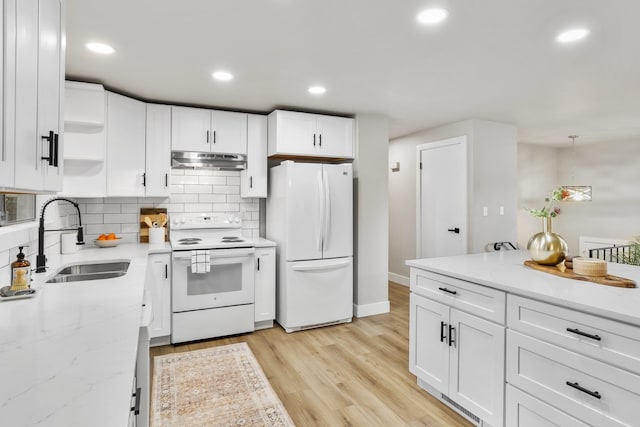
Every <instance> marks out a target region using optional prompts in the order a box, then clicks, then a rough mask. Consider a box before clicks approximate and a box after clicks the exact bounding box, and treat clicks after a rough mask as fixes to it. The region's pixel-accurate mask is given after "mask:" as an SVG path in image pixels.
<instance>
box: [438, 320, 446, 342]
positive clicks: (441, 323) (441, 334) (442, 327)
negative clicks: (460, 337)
mask: <svg viewBox="0 0 640 427" xmlns="http://www.w3.org/2000/svg"><path fill="white" fill-rule="evenodd" d="M445 326H446V323H444V322H440V342H444V339H445V338H447V337H446V336H445V335H444V329H445V328H444V327H445Z"/></svg>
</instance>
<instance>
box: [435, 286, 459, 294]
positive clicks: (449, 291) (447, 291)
mask: <svg viewBox="0 0 640 427" xmlns="http://www.w3.org/2000/svg"><path fill="white" fill-rule="evenodd" d="M438 289H440V290H441V291H442V292H446V293H448V294H451V295H455V294H457V293H458V291H452V290H451V289H447V288H438Z"/></svg>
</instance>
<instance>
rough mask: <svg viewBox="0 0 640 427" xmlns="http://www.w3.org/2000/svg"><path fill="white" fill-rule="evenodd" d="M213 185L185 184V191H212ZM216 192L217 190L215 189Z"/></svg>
mask: <svg viewBox="0 0 640 427" xmlns="http://www.w3.org/2000/svg"><path fill="white" fill-rule="evenodd" d="M211 190H212V188H211V186H210V185H200V184H197V185H185V186H184V193H198V194H200V193H211ZM214 192H215V191H214Z"/></svg>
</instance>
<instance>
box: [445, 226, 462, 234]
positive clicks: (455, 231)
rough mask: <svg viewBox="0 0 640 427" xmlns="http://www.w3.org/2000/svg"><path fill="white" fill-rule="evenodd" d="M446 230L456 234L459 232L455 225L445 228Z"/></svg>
mask: <svg viewBox="0 0 640 427" xmlns="http://www.w3.org/2000/svg"><path fill="white" fill-rule="evenodd" d="M447 231H453V232H454V233H456V234H460V229H459V228H458V227H456V228H447Z"/></svg>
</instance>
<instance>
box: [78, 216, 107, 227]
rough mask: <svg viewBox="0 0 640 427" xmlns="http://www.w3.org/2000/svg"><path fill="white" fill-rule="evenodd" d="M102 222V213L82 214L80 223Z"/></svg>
mask: <svg viewBox="0 0 640 427" xmlns="http://www.w3.org/2000/svg"><path fill="white" fill-rule="evenodd" d="M103 222H104V214H84V215H82V225H86V224H102V223H103Z"/></svg>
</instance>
